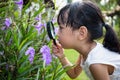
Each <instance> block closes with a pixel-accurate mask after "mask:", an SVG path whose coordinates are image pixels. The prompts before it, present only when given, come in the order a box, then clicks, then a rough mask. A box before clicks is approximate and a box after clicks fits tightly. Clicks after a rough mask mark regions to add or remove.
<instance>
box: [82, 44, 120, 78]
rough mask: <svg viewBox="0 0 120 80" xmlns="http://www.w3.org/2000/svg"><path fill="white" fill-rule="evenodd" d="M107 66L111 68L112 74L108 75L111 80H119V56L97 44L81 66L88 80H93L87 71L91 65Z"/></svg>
mask: <svg viewBox="0 0 120 80" xmlns="http://www.w3.org/2000/svg"><path fill="white" fill-rule="evenodd" d="M96 63H100V64H107V65H111V66H113V67H114V68H115V69H114V72H113V74H112V75H110V79H111V80H120V54H118V53H116V52H112V51H110V50H108V49H106V48H104V47H103V45H102V44H100V43H97V45H96V47H95V48H94V49H92V50H91V51H90V52H89V54H88V57H87V59H86V61H85V62H84V63H82V64H81V66H82V67H83V69H84V71H85V73H86V74H87V76H88V77H89V78H90V80H94V79H93V77H92V74H91V72H90V70H89V67H90V65H91V64H96Z"/></svg>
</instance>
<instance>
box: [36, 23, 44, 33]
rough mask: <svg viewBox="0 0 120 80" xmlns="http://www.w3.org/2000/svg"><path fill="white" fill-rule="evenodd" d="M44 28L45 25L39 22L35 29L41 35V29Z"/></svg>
mask: <svg viewBox="0 0 120 80" xmlns="http://www.w3.org/2000/svg"><path fill="white" fill-rule="evenodd" d="M43 26H44V24H42V23H41V22H38V23H37V25H36V26H35V28H36V29H37V31H38V34H39V33H40V30H41V28H42V27H43Z"/></svg>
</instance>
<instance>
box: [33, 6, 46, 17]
mask: <svg viewBox="0 0 120 80" xmlns="http://www.w3.org/2000/svg"><path fill="white" fill-rule="evenodd" d="M44 8H45V5H42V6H41V7H40V9H39V10H38V11H36V12H35V13H34V15H33V17H36V16H37V15H38V14H40V12H41V11H42V10H43V9H44Z"/></svg>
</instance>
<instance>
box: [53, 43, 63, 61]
mask: <svg viewBox="0 0 120 80" xmlns="http://www.w3.org/2000/svg"><path fill="white" fill-rule="evenodd" d="M52 52H53V54H54V55H55V56H57V57H58V58H59V59H61V58H63V57H65V55H64V53H63V48H62V46H61V44H60V43H58V42H57V45H55V44H54V43H53V45H52Z"/></svg>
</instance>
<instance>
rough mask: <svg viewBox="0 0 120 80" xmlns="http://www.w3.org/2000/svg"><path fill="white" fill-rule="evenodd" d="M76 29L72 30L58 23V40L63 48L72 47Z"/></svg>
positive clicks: (75, 37)
mask: <svg viewBox="0 0 120 80" xmlns="http://www.w3.org/2000/svg"><path fill="white" fill-rule="evenodd" d="M76 34H77V31H73V30H72V28H70V27H66V26H65V25H59V30H58V40H59V42H60V44H61V45H62V47H63V48H74V46H75V43H76V39H77V36H76Z"/></svg>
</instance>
